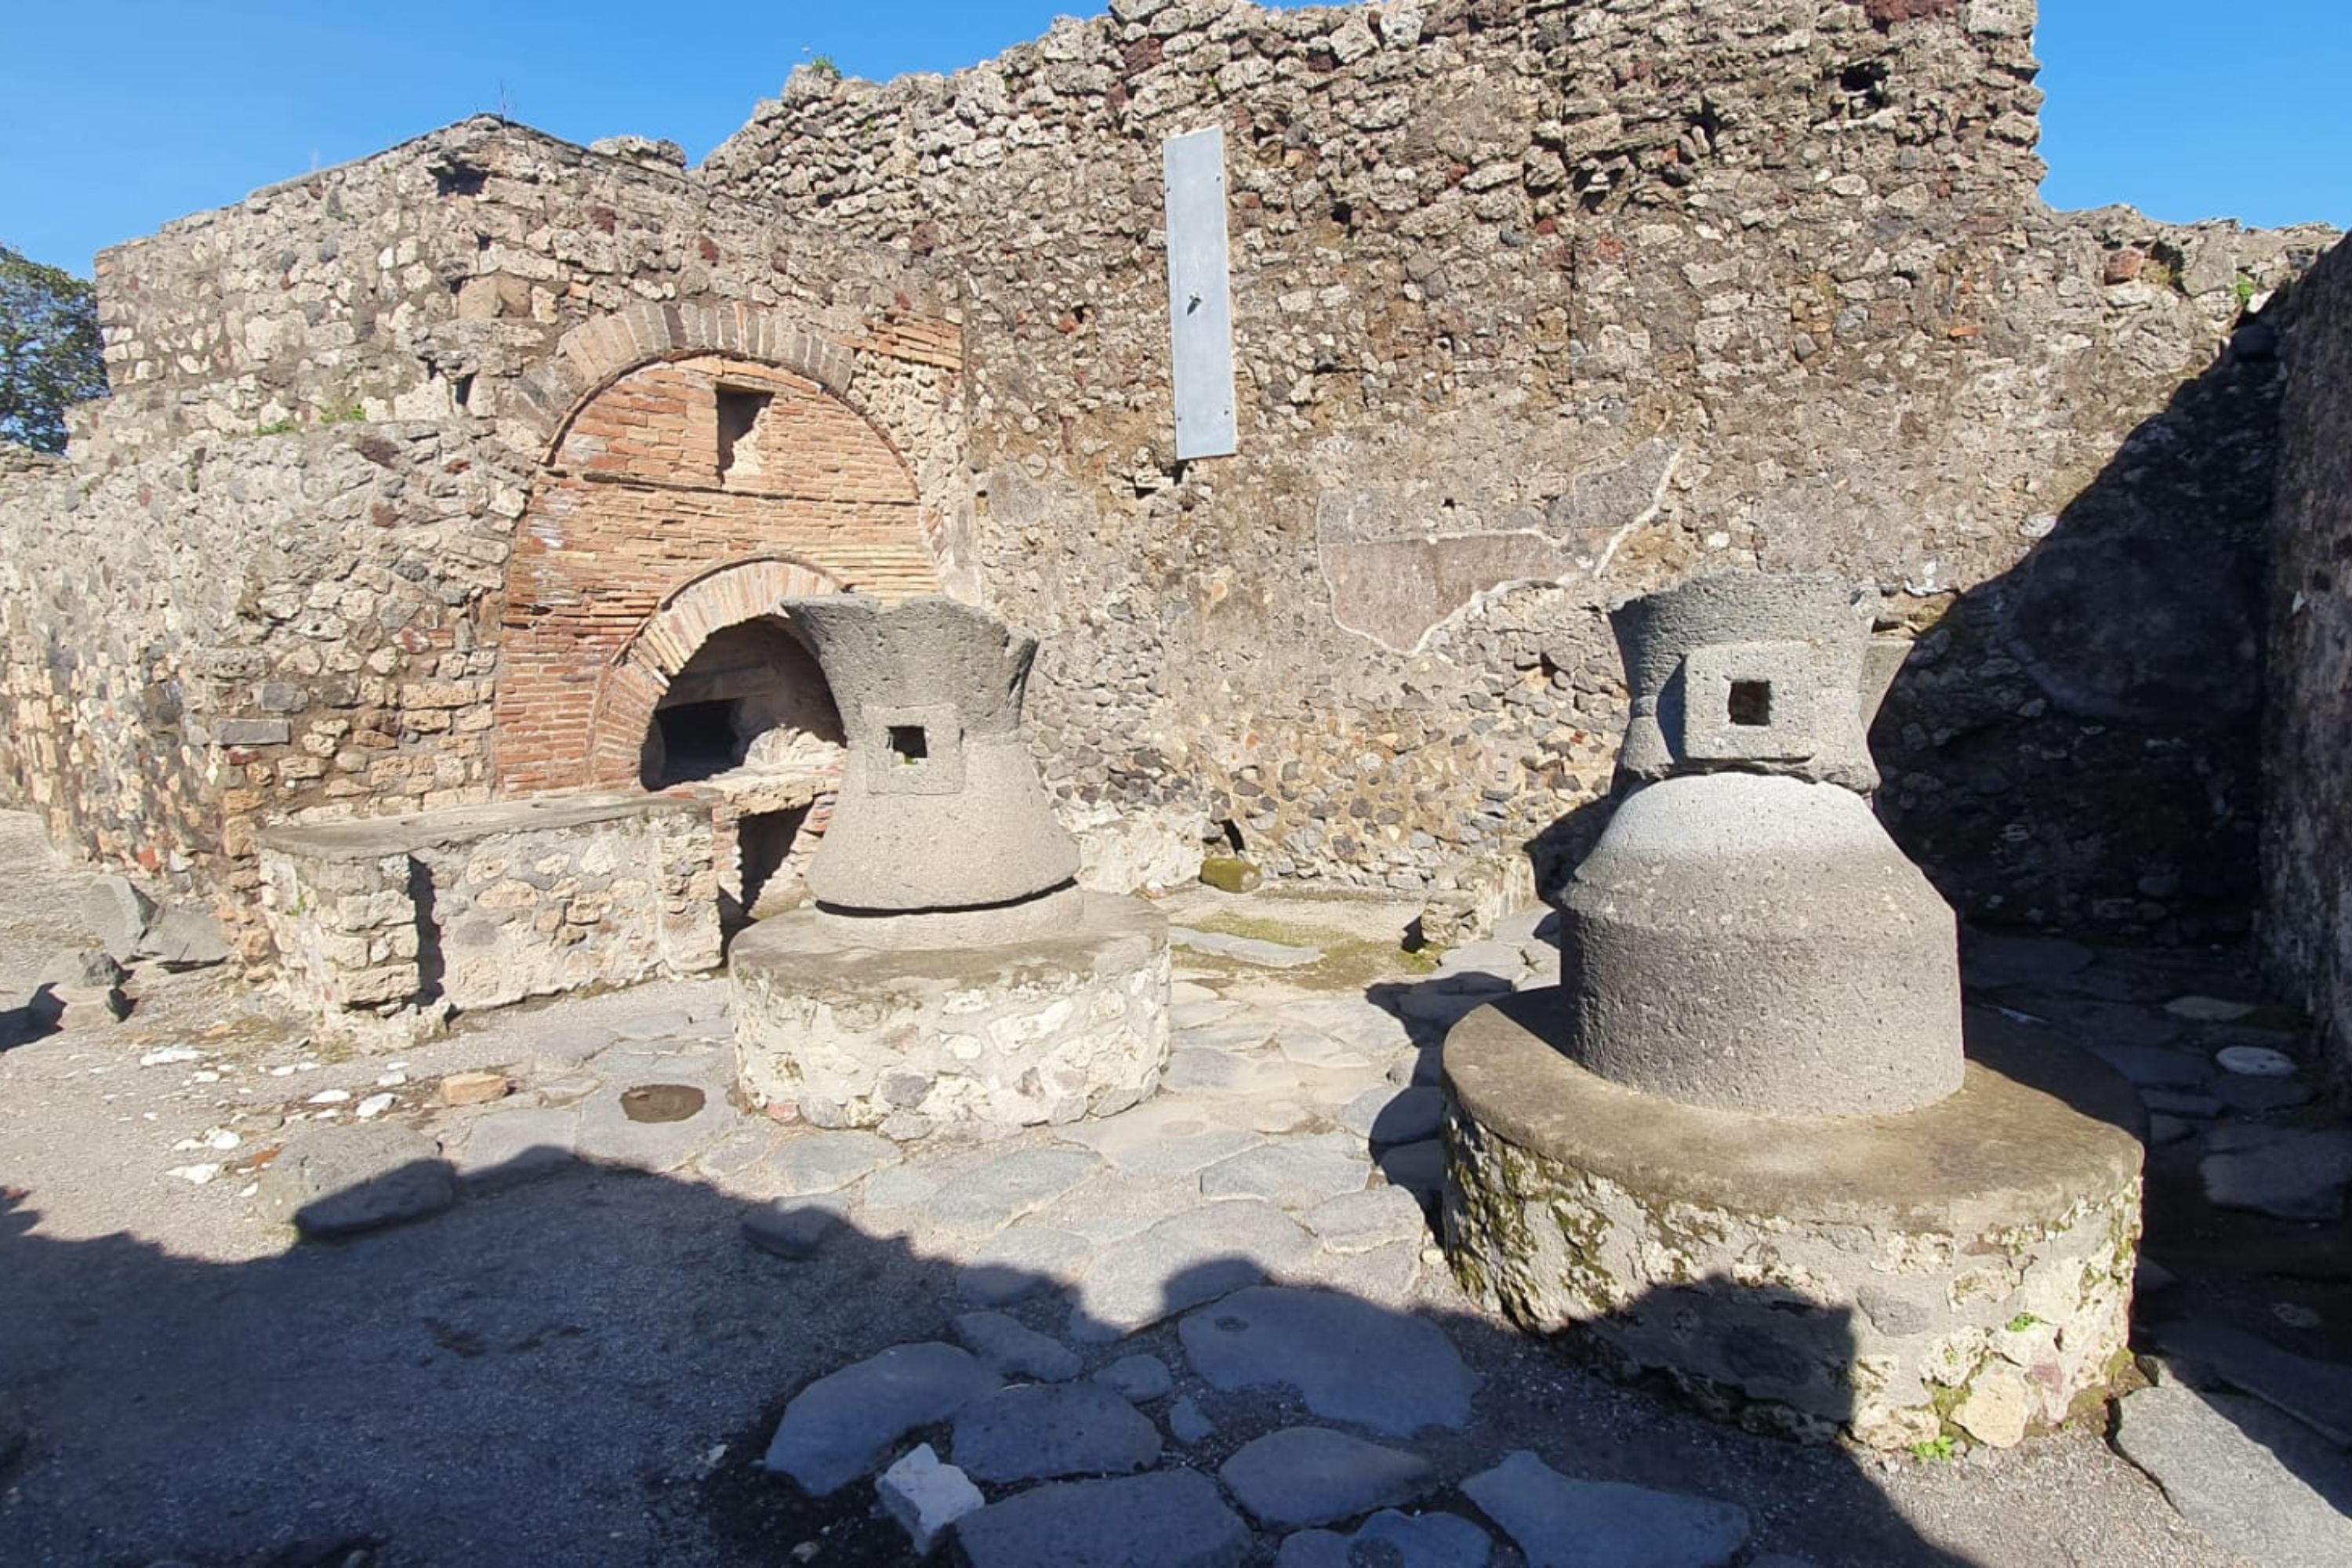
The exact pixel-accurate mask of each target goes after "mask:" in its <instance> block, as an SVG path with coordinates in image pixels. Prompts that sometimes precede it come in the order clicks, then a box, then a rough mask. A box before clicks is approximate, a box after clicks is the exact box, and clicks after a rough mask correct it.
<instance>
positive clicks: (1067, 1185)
mask: <svg viewBox="0 0 2352 1568" xmlns="http://www.w3.org/2000/svg"><path fill="white" fill-rule="evenodd" d="M1101 1163H1102V1161H1101V1159H1100V1157H1099V1156H1097V1154H1096V1153H1095V1152H1093V1151H1092V1150H1089V1149H1067V1148H1057V1149H1016V1150H1014V1151H1013V1152H1011V1153H1009V1154H1003V1155H999V1156H998V1157H997V1158H995V1159H993V1160H991V1161H989V1162H988V1163H986V1164H984V1165H981V1166H979V1167H977V1168H976V1169H973V1170H970V1171H967V1172H965V1173H963V1174H962V1175H961V1176H958V1177H956V1178H955V1179H954V1180H953V1181H950V1182H949V1183H948V1184H946V1185H945V1186H942V1187H941V1188H940V1190H939V1193H938V1194H937V1195H936V1196H934V1197H933V1198H932V1199H931V1201H930V1204H929V1217H930V1218H931V1219H932V1220H933V1221H934V1222H935V1223H937V1224H939V1225H941V1226H946V1227H947V1228H948V1229H950V1230H954V1231H961V1232H962V1233H964V1234H965V1235H972V1234H976V1233H978V1232H981V1231H989V1230H994V1229H996V1228H997V1227H998V1226H1003V1225H1008V1224H1010V1223H1011V1222H1013V1220H1016V1219H1019V1218H1020V1217H1021V1216H1022V1215H1025V1214H1027V1213H1029V1212H1030V1211H1031V1210H1033V1209H1038V1208H1043V1207H1044V1206H1045V1205H1047V1204H1049V1203H1052V1202H1053V1201H1054V1200H1055V1198H1058V1197H1060V1196H1061V1195H1062V1194H1064V1193H1066V1192H1068V1191H1069V1190H1070V1189H1071V1188H1072V1187H1075V1186H1076V1185H1077V1184H1079V1183H1080V1182H1083V1181H1085V1180H1086V1179H1087V1177H1088V1176H1091V1175H1093V1174H1094V1173H1095V1170H1096V1167H1097V1166H1098V1165H1100V1164H1101Z"/></svg>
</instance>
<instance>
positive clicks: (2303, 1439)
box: [2115, 1387, 2352, 1568]
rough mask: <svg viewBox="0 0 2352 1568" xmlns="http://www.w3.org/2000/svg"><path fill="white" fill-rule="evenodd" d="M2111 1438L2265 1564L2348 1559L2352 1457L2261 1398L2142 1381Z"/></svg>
mask: <svg viewBox="0 0 2352 1568" xmlns="http://www.w3.org/2000/svg"><path fill="white" fill-rule="evenodd" d="M2115 1444H2116V1449H2117V1451H2119V1452H2120V1453H2121V1454H2122V1455H2123V1456H2124V1458H2127V1459H2129V1460H2130V1461H2131V1462H2132V1463H2133V1464H2135V1465H2137V1466H2138V1467H2139V1468H2141V1469H2143V1470H2145V1471H2146V1472H2147V1475H2148V1478H2149V1479H2152V1480H2153V1481H2155V1482H2156V1484H2157V1485H2158V1486H2159V1487H2161V1488H2163V1489H2164V1495H2165V1497H2166V1498H2167V1499H2168V1500H2169V1501H2170V1502H2171V1504H2172V1506H2173V1507H2174V1508H2175V1509H2178V1510H2179V1512H2180V1515H2181V1517H2182V1518H2184V1519H2186V1520H2188V1521H2189V1523H2191V1524H2193V1525H2195V1526H2196V1527H2197V1528H2198V1529H2200V1530H2201V1531H2205V1533H2206V1534H2208V1535H2210V1536H2211V1537H2212V1538H2213V1539H2214V1540H2215V1541H2217V1542H2220V1543H2221V1545H2223V1546H2225V1547H2227V1548H2229V1549H2230V1550H2231V1551H2232V1552H2238V1553H2240V1554H2242V1556H2245V1557H2247V1558H2249V1559H2252V1561H2254V1562H2256V1563H2263V1564H2265V1565H2266V1568H2342V1564H2344V1563H2352V1459H2347V1457H2346V1455H2345V1454H2344V1452H2343V1450H2342V1449H2340V1448H2337V1447H2336V1446H2335V1445H2333V1444H2331V1443H2329V1442H2328V1441H2327V1440H2326V1438H2324V1437H2321V1436H2318V1435H2317V1434H2316V1433H2315V1432H2313V1431H2311V1430H2310V1429H2309V1428H2308V1427H2306V1426H2303V1425H2302V1424H2301V1423H2300V1422H2297V1421H2295V1420H2294V1418H2293V1417H2291V1416H2287V1415H2281V1414H2280V1413H2279V1412H2278V1411H2276V1410H2273V1409H2272V1408H2271V1407H2270V1406H2269V1405H2264V1404H2263V1403H2262V1402H2261V1401H2260V1400H2256V1399H2247V1398H2241V1397H2239V1396H2237V1395H2234V1394H2199V1393H2197V1392H2196V1391H2194V1390H2192V1389H2187V1388H2180V1387H2161V1388H2143V1389H2141V1390H2140V1391H2139V1392H2138V1393H2137V1394H2127V1395H2126V1396H2125V1397H2124V1399H2123V1400H2122V1401H2121V1403H2120V1404H2118V1405H2117V1406H2116V1434H2115Z"/></svg>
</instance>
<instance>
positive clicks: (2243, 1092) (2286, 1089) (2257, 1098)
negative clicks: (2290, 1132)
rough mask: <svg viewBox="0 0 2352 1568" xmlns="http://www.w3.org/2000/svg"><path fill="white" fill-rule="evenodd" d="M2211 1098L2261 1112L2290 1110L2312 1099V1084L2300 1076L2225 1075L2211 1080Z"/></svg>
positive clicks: (2237, 1108)
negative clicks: (2257, 1076)
mask: <svg viewBox="0 0 2352 1568" xmlns="http://www.w3.org/2000/svg"><path fill="white" fill-rule="evenodd" d="M2212 1089H2213V1094H2214V1098H2215V1099H2217V1100H2220V1101H2221V1103H2222V1104H2223V1105H2226V1106H2228V1107H2229V1108H2230V1109H2231V1110H2244V1111H2250V1112H2252V1113H2254V1114H2257V1115H2259V1114H2261V1113H2262V1112H2263V1111H2268V1110H2294V1108H2295V1107H2296V1106H2298V1105H2308V1104H2310V1103H2311V1100H2312V1088H2311V1085H2310V1084H2308V1083H2306V1082H2305V1081H2304V1080H2303V1079H2299V1078H2236V1077H2230V1076H2224V1077H2221V1078H2218V1079H2214V1080H2213V1083H2212Z"/></svg>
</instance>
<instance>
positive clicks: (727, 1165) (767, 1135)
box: [694, 1118, 776, 1178]
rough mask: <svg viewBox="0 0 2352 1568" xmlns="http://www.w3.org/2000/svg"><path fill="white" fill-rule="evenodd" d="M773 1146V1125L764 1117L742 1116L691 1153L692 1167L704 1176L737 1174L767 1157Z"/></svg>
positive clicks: (774, 1136) (774, 1132)
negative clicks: (712, 1140) (715, 1138)
mask: <svg viewBox="0 0 2352 1568" xmlns="http://www.w3.org/2000/svg"><path fill="white" fill-rule="evenodd" d="M775 1146H776V1128H775V1125H774V1123H772V1122H769V1121H766V1119H765V1118H757V1119H752V1118H746V1119H745V1120H743V1121H741V1122H740V1124H739V1125H738V1126H737V1127H736V1129H735V1131H732V1132H726V1133H722V1134H720V1135H719V1141H718V1142H715V1143H713V1144H711V1145H710V1147H709V1148H708V1149H705V1150H704V1151H703V1152H701V1153H700V1154H698V1155H697V1156H695V1161H694V1168H695V1169H696V1170H698V1171H700V1172H701V1173H703V1174H705V1175H707V1176H713V1177H719V1178H725V1177H728V1176H735V1175H740V1174H741V1173H743V1172H745V1171H748V1170H750V1169H751V1168H752V1167H753V1166H754V1165H757V1164H759V1163H761V1162H762V1161H764V1160H765V1159H767V1157H768V1155H769V1153H770V1152H772V1151H773V1150H774V1148H775Z"/></svg>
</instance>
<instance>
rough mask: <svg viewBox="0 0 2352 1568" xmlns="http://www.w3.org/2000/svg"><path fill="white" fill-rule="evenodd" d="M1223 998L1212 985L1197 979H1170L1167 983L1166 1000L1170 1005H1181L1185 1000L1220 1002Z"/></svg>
mask: <svg viewBox="0 0 2352 1568" xmlns="http://www.w3.org/2000/svg"><path fill="white" fill-rule="evenodd" d="M1223 1000H1224V997H1223V994H1222V993H1220V992H1219V991H1217V990H1216V989H1215V988H1214V987H1213V986H1208V985H1203V984H1201V983H1200V982H1199V981H1197V980H1176V981H1171V982H1170V983H1169V985H1168V1001H1169V1005H1171V1006H1182V1005H1184V1004H1185V1003H1187V1002H1221V1001H1223Z"/></svg>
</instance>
